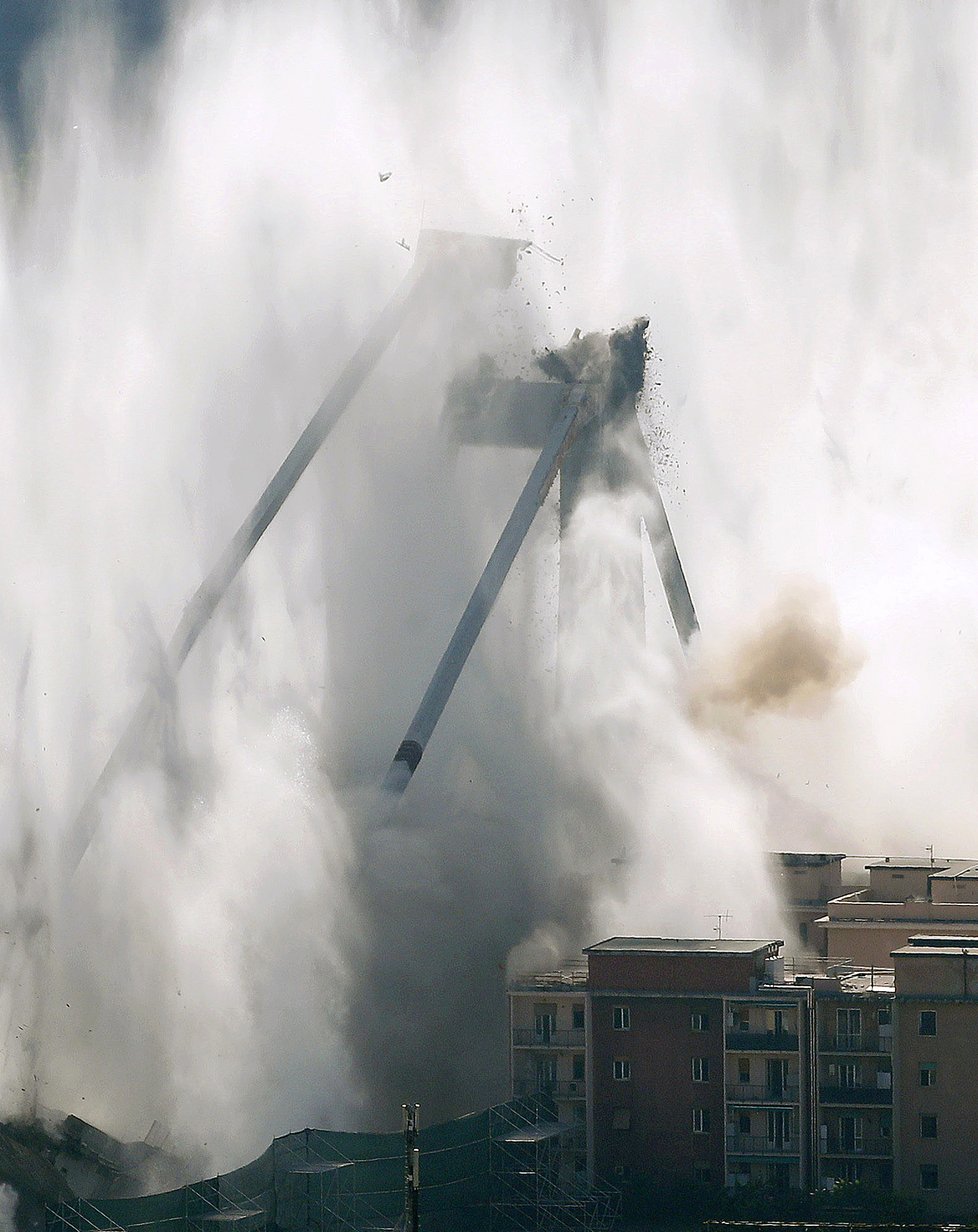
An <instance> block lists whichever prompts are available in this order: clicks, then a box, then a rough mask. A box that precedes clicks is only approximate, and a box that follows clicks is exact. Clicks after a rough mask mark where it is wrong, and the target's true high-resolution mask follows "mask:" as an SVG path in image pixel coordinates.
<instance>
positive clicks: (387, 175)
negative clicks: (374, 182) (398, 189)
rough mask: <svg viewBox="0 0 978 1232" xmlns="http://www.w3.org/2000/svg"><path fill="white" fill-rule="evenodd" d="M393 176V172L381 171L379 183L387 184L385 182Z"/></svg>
mask: <svg viewBox="0 0 978 1232" xmlns="http://www.w3.org/2000/svg"><path fill="white" fill-rule="evenodd" d="M393 174H394V172H393V171H381V172H380V182H381V184H386V183H387V181H388V180H389V179H390V178H391V176H392V175H393Z"/></svg>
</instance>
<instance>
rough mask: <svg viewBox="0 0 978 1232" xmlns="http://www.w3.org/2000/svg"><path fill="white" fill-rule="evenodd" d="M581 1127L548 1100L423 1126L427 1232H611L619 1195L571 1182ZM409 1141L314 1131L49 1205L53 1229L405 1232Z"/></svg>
mask: <svg viewBox="0 0 978 1232" xmlns="http://www.w3.org/2000/svg"><path fill="white" fill-rule="evenodd" d="M580 1132H581V1127H580V1126H575V1125H561V1124H559V1123H558V1121H557V1113H556V1105H555V1104H554V1103H553V1101H552V1100H550V1099H548V1098H546V1097H544V1096H534V1097H530V1098H527V1099H522V1100H513V1101H511V1102H510V1103H508V1104H501V1105H498V1106H496V1107H493V1108H488V1109H486V1110H485V1111H484V1112H478V1113H473V1114H471V1115H470V1116H465V1117H459V1118H458V1119H457V1120H454V1121H447V1122H445V1123H443V1124H441V1125H433V1126H431V1127H429V1128H426V1129H421V1130H420V1131H419V1134H418V1144H419V1147H420V1178H421V1186H420V1191H419V1207H418V1209H419V1215H420V1226H421V1229H422V1232H578V1230H584V1229H587V1230H588V1232H591V1230H593V1232H607V1230H608V1229H610V1228H611V1227H612V1225H613V1224H614V1222H615V1219H616V1218H617V1215H618V1211H619V1207H620V1196H619V1194H618V1193H617V1191H614V1190H610V1189H603V1188H602V1189H595V1188H592V1187H588V1186H586V1185H584V1184H581V1183H578V1182H576V1181H574V1180H573V1179H571V1178H568V1177H567V1175H566V1172H567V1168H566V1161H567V1159H568V1158H569V1157H570V1156H569V1154H568V1149H569V1148H572V1147H573V1142H574V1138H573V1135H574V1134H575V1133H576V1134H580ZM404 1163H405V1156H404V1139H403V1137H402V1135H401V1134H354V1133H340V1132H336V1131H331V1130H323V1129H305V1130H301V1131H299V1132H297V1133H293V1134H287V1135H285V1136H284V1137H282V1138H276V1139H275V1141H274V1142H273V1143H272V1144H271V1146H270V1147H269V1148H268V1150H267V1151H265V1152H264V1154H262V1155H260V1156H259V1157H258V1159H255V1160H252V1162H251V1163H249V1164H246V1165H245V1166H244V1167H242V1168H239V1169H237V1171H235V1172H231V1173H227V1174H225V1175H221V1176H215V1177H210V1178H207V1179H205V1180H201V1181H196V1182H194V1183H193V1184H191V1185H186V1186H183V1187H182V1188H181V1189H176V1190H171V1191H169V1192H167V1193H160V1194H148V1195H146V1196H145V1197H140V1198H112V1199H103V1200H100V1201H74V1202H66V1203H61V1204H59V1205H58V1206H57V1207H52V1208H48V1212H47V1224H46V1232H405V1226H404V1207H405V1202H404V1193H405V1191H404Z"/></svg>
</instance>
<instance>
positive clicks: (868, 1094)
mask: <svg viewBox="0 0 978 1232" xmlns="http://www.w3.org/2000/svg"><path fill="white" fill-rule="evenodd" d="M818 1098H819V1101H820V1102H821V1103H823V1104H881V1105H884V1106H888V1105H890V1104H892V1103H893V1090H892V1088H891V1087H876V1086H872V1087H870V1086H865V1085H860V1086H858V1087H839V1086H821V1085H820V1086H819V1088H818Z"/></svg>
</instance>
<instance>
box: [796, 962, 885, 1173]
mask: <svg viewBox="0 0 978 1232" xmlns="http://www.w3.org/2000/svg"><path fill="white" fill-rule="evenodd" d="M829 970H831V968H829ZM812 987H813V992H814V999H815V1017H816V1062H815V1074H816V1079H817V1094H816V1098H817V1106H818V1115H817V1117H816V1126H817V1135H818V1137H817V1141H816V1143H815V1148H816V1152H817V1156H818V1170H817V1171H818V1183H819V1185H820V1186H822V1187H826V1186H829V1185H832V1184H833V1183H834V1182H836V1181H861V1182H863V1183H864V1184H867V1185H870V1186H872V1187H873V1188H876V1189H880V1190H884V1191H888V1190H890V1189H892V1188H893V1154H894V1152H893V1056H892V1054H893V996H894V984H893V978H892V972H890V971H889V970H886V971H882V970H880V971H875V970H874V971H870V972H866V971H860V970H847V969H846V968H842V969H839V970H836V972H835V973H834V974H831V975H829V974H826V975H818V976H815V977H814V978H813V980H812Z"/></svg>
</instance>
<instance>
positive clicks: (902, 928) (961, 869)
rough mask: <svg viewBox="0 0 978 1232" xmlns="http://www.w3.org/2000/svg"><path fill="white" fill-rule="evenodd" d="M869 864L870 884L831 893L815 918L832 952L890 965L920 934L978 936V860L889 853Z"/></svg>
mask: <svg viewBox="0 0 978 1232" xmlns="http://www.w3.org/2000/svg"><path fill="white" fill-rule="evenodd" d="M866 869H867V871H868V873H869V885H868V886H865V887H862V888H860V889H858V890H855V891H853V892H850V893H848V894H843V895H841V896H839V897H837V898H834V899H831V900H830V901H829V902H828V903H827V905H826V909H825V914H824V915H822V916H820V917H818V918H817V919H816V920H815V921H814V927H815V929H816V930H822V931H823V932H824V935H825V944H824V947H823V948H822V952H823V953H825V954H827V955H828V956H829V957H838V958H842V957H845V958H848V959H850V960H851V961H852V962H854V963H857V964H859V965H860V966H867V967H871V966H880V967H889V966H892V965H893V960H892V958H891V957H890V956H891V954H892V953H893V951H894V950H896V949H899V948H900V947H901V946H905V945H907V944H908V942H909V941H910V938H911V937H912V936H914V935H916V934H922V933H927V934H930V935H933V936H940V935H944V936H956V937H961V936H970V937H978V861H973V860H947V859H939V858H937V859H935V858H934V857H924V858H909V859H907V858H903V857H890V856H887V857H885V858H884V859H881V860H875V861H873V862H871V863H869V864H867V865H866Z"/></svg>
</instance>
